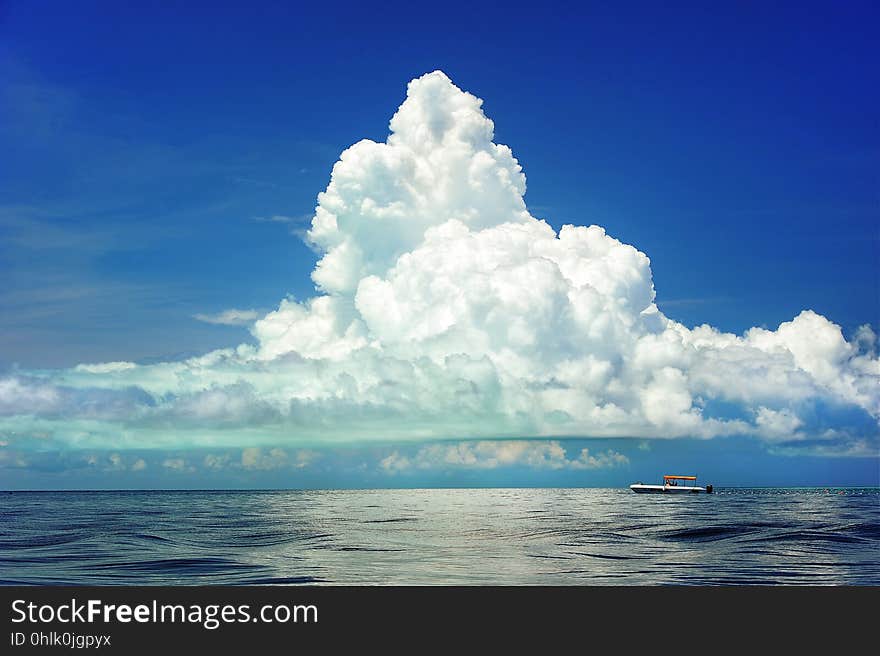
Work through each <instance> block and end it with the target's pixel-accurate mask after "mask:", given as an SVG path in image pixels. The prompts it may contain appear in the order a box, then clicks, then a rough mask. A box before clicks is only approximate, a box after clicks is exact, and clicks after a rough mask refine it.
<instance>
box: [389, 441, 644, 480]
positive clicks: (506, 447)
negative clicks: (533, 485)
mask: <svg viewBox="0 0 880 656" xmlns="http://www.w3.org/2000/svg"><path fill="white" fill-rule="evenodd" d="M627 463H629V459H628V458H627V457H626V456H625V455H623V454H620V453H617V452H616V451H613V450H610V449H609V450H607V451H604V452H600V453H597V454H595V455H593V454H591V453H590V450H589V449H581V451H580V453H579V454H578V456H577V457H576V458H569V457H568V454H567V452H566V450H565V448H564V447H563V446H562V444H561V443H560V442H559V441H558V440H505V441H498V440H495V441H491V440H482V441H478V442H459V443H455V444H430V445H427V446H423V447H421V448H420V449H419V450H418V451H417V452H416V454H415V455H414V456H406V455H401V454H400V452H399V451H394V452H392V453H391V454H390V455H388V456H387V457H385V458H383V459H382V460H380V461H379V466H380V468H382V469H383V470H385V471H386V472H388V473H396V472H403V471H408V470H414V469H456V468H471V469H497V468H500V467H514V466H520V467H529V468H532V469H605V468H609V467H617V466H620V465H625V464H627Z"/></svg>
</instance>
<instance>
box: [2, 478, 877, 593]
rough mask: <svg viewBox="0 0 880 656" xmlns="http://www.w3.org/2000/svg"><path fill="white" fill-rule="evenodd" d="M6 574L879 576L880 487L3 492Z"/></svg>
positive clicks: (752, 580) (131, 578)
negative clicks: (701, 491)
mask: <svg viewBox="0 0 880 656" xmlns="http://www.w3.org/2000/svg"><path fill="white" fill-rule="evenodd" d="M0 582H2V583H5V584H21V583H33V584H221V583H222V584H296V583H313V584H317V583H320V584H474V585H482V584H503V585H533V584H542V585H569V584H571V585H657V584H698V585H705V584H788V585H791V584H811V585H878V584H880V490H878V489H876V488H871V489H843V490H841V489H832V490H827V491H826V490H822V489H773V490H770V489H731V490H719V491H718V492H717V494H714V495H699V496H698V495H693V496H690V495H689V496H683V497H677V496H666V495H636V494H633V493H632V492H630V491H629V490H628V489H605V490H599V489H489V490H482V489H481V490H331V491H260V492H240V491H233V492H3V493H0Z"/></svg>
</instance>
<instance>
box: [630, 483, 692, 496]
mask: <svg viewBox="0 0 880 656" xmlns="http://www.w3.org/2000/svg"><path fill="white" fill-rule="evenodd" d="M629 489H630V490H632V491H633V492H635V493H636V494H700V493H702V494H707V493H709V492H708V490H706V488H704V487H699V486H696V485H642V484H640V483H636V484H635V485H630V486H629Z"/></svg>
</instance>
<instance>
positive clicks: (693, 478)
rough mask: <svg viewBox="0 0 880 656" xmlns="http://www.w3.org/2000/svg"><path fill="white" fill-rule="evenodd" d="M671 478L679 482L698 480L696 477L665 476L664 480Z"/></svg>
mask: <svg viewBox="0 0 880 656" xmlns="http://www.w3.org/2000/svg"><path fill="white" fill-rule="evenodd" d="M670 478H674V479H676V480H679V481H695V480H697V477H696V476H664V477H663V480H664V481H667V480H669V479H670Z"/></svg>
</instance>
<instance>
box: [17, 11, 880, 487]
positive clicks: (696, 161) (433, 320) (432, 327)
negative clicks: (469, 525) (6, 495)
mask: <svg viewBox="0 0 880 656" xmlns="http://www.w3.org/2000/svg"><path fill="white" fill-rule="evenodd" d="M877 14H878V10H877V9H876V8H875V7H873V6H871V5H870V4H868V3H846V6H845V7H841V6H836V5H835V4H833V3H824V4H815V5H805V4H803V3H802V4H799V5H791V6H774V7H766V6H758V5H749V4H747V3H730V4H729V5H728V6H719V5H714V6H712V7H698V6H692V7H678V8H660V7H657V6H655V4H654V3H632V4H624V3H618V4H615V7H614V8H613V9H610V8H608V7H604V6H602V5H600V4H598V3H597V4H590V3H579V4H578V5H567V4H562V3H550V4H546V5H542V6H541V7H536V6H533V3H532V4H530V5H522V6H519V7H515V6H513V5H511V4H509V3H505V4H503V5H500V4H487V3H483V4H479V5H474V4H473V3H467V4H465V3H447V4H444V6H443V9H442V11H440V10H438V9H437V8H428V7H424V8H419V7H414V6H412V5H411V4H409V3H408V4H403V3H383V4H382V5H380V6H374V5H369V4H367V3H351V4H346V3H335V4H333V5H332V6H327V7H323V6H309V7H303V6H297V5H296V3H262V2H254V3H249V4H248V6H247V7H242V6H240V3H239V4H233V3H228V4H224V3H211V5H210V8H207V6H206V7H198V6H196V5H195V4H193V5H190V6H188V7H185V8H182V7H177V6H174V5H173V4H171V3H136V2H135V3H124V6H122V5H120V3H109V2H99V3H92V2H82V3H75V4H70V3H60V2H39V1H30V2H17V1H11V2H3V3H0V117H2V118H0V151H2V152H3V153H4V156H3V158H2V160H0V280H2V281H3V285H2V288H0V488H9V489H34V488H121V487H124V488H132V487H133V488H153V487H159V488H165V487H170V488H204V487H211V488H213V487H236V488H239V487H245V488H255V487H256V488H258V487H272V488H278V487H398V486H400V487H427V486H506V485H509V486H519V485H523V486H539V485H540V486H548V485H549V486H580V485H585V486H593V485H598V486H617V485H625V484H629V483H631V482H634V481H635V480H659V477H660V476H661V475H662V474H664V473H697V474H698V475H699V476H700V480H701V481H703V482H713V483H715V484H716V485H719V486H723V485H820V486H822V485H878V484H880V437H878V417H880V384H878V383H880V364H878V360H877V345H876V333H877V331H878V330H880V282H878V278H880V274H878V272H880V261H878V252H880V247H878V240H880V233H878V225H880V221H878V219H880V217H878V202H877V201H878V197H877V189H878V184H877V183H878V180H877V170H878V166H877V165H878V163H880V131H878V130H877V114H876V110H875V108H876V107H877V101H878V99H880V98H878V95H880V91H878V89H880V86H878V79H877V78H878V73H877V70H876V67H873V66H870V65H869V62H870V61H873V60H875V59H876V58H877V52H876V49H877V48H876V45H875V39H874V38H873V34H872V30H871V27H872V26H873V25H875V24H876V22H877V18H878V15H877ZM441 71H442V72H441ZM392 117H393V118H392ZM363 140H368V141H363ZM343 153H344V154H343ZM319 194H320V195H319ZM566 226H568V227H566ZM591 226H592V227H591ZM672 470H676V471H672ZM679 470H682V471H679ZM683 470H686V471H683Z"/></svg>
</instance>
